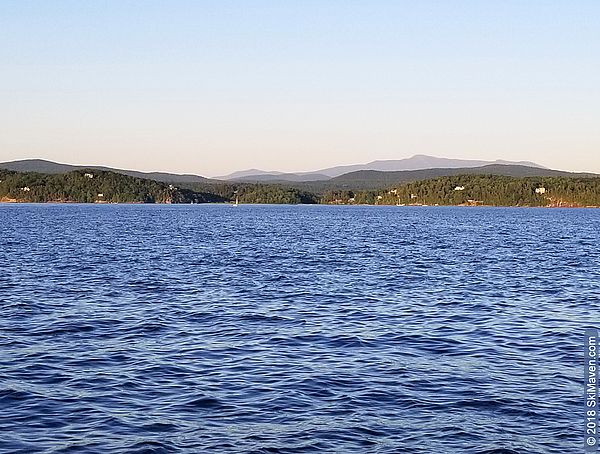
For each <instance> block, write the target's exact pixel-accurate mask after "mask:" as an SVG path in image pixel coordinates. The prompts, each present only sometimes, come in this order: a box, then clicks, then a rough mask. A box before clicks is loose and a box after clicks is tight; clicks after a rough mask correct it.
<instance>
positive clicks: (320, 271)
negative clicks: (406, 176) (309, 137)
mask: <svg viewBox="0 0 600 454" xmlns="http://www.w3.org/2000/svg"><path fill="white" fill-rule="evenodd" d="M599 221H600V211H599V210H585V209H582V210H561V209H554V210H550V209H492V208H441V207H429V208H413V207H405V208H399V207H328V206H240V207H238V208H232V207H230V206H218V205H207V206H165V205H163V206H139V205H129V206H127V205H124V206H106V205H105V206H91V205H38V206H34V205H0V309H1V317H0V452H2V453H4V452H6V453H18V452H23V453H25V452H26V453H33V452H47V453H67V452H68V453H73V452H77V453H79V452H81V453H88V452H89V453H163V452H164V453H180V452H181V453H198V452H217V453H229V452H231V453H233V452H235V453H237V452H248V453H250V452H252V453H298V452H348V453H352V452H356V453H403V452H405V453H489V454H492V453H497V454H501V453H506V454H508V453H519V454H527V453H532V454H533V453H535V454H538V453H560V454H565V453H578V452H581V451H582V444H583V438H582V437H583V435H582V430H581V421H582V419H583V414H582V413H581V411H582V408H581V406H582V401H583V378H582V377H583V364H582V362H583V333H582V329H583V327H584V326H594V324H595V323H597V321H598V309H599V307H600V300H599V295H600V279H599V277H600V276H599V274H600V272H599V269H600V251H599V249H598V244H599V240H600V227H599V225H600V224H599Z"/></svg>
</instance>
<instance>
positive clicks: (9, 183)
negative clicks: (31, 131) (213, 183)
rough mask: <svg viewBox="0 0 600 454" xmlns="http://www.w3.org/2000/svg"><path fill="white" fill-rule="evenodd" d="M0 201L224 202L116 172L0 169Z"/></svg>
mask: <svg viewBox="0 0 600 454" xmlns="http://www.w3.org/2000/svg"><path fill="white" fill-rule="evenodd" d="M0 201H11V202H79V203H204V202H222V201H225V199H224V198H223V197H220V196H218V195H215V194H211V193H202V192H196V191H192V190H190V189H181V188H177V187H175V186H173V185H168V184H166V183H162V182H158V181H154V180H149V179H142V178H136V177H131V176H128V175H123V174H120V173H116V172H108V171H104V170H97V169H82V170H75V171H72V172H67V173H53V174H50V173H38V172H16V171H11V170H0Z"/></svg>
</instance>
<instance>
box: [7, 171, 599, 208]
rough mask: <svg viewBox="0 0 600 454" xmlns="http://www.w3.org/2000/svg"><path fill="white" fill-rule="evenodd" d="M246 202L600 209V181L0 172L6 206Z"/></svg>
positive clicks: (486, 177)
mask: <svg viewBox="0 0 600 454" xmlns="http://www.w3.org/2000/svg"><path fill="white" fill-rule="evenodd" d="M236 198H237V199H238V200H239V202H240V203H265V204H267V203H269V204H317V203H324V204H344V205H352V204H370V205H485V206H532V207H537V206H551V207H555V206H567V207H569V206H570V207H587V206H600V178H594V177H590V178H581V177H521V178H518V177H509V176H501V175H455V176H444V177H438V178H429V179H425V180H421V181H413V182H408V183H401V184H397V185H392V186H391V187H390V188H388V189H385V190H370V189H364V190H360V189H359V190H347V189H333V190H331V189H330V190H327V191H324V192H323V193H319V192H311V191H308V190H303V189H302V188H299V187H297V186H296V187H289V186H285V185H281V184H264V183H260V184H259V183H229V182H218V181H217V182H209V183H189V184H181V185H177V184H168V183H164V182H159V181H154V180H150V179H143V178H137V177H131V176H127V175H123V174H120V173H115V172H109V171H102V170H97V169H94V170H76V171H73V172H68V173H63V174H44V173H36V172H14V171H7V170H0V201H4V202H79V203H228V202H232V201H234V200H235V199H236Z"/></svg>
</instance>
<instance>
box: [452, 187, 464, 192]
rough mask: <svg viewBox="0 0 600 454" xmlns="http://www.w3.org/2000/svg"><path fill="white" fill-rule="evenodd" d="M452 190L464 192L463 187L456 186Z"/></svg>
mask: <svg viewBox="0 0 600 454" xmlns="http://www.w3.org/2000/svg"><path fill="white" fill-rule="evenodd" d="M454 190H455V191H464V190H465V187H464V186H456V187H455V188H454Z"/></svg>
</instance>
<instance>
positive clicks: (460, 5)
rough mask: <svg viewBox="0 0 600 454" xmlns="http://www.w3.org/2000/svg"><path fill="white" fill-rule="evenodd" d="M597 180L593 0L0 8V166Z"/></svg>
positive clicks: (169, 2)
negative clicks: (413, 172)
mask: <svg viewBox="0 0 600 454" xmlns="http://www.w3.org/2000/svg"><path fill="white" fill-rule="evenodd" d="M414 154H430V155H434V156H443V157H450V158H466V159H470V158H473V159H490V160H494V159H506V160H529V161H535V162H537V163H540V164H542V165H546V166H548V167H552V168H558V169H564V170H573V171H593V172H598V173H600V1H598V0H591V1H584V0H580V1H567V0H564V1H553V0H544V1H535V0H532V1H522V0H519V1H510V0H503V1H497V2H492V1H484V0H480V1H467V0H465V1H452V0H443V1H427V0H424V1H413V0H410V1H400V0H398V1H392V0H389V1H376V0H369V1H367V0H363V1H353V0H345V1H334V0H302V1H300V0H298V1H275V0H273V1H253V0H239V1H233V0H214V1H201V0H196V1H178V0H164V1H153V0H139V1H127V0H114V1H111V0H105V1H101V0H94V1H92V0H74V1H63V0H53V1H51V2H50V1H47V0H42V1H30V0H2V1H1V2H0V161H8V160H15V159H25V158H43V159H49V160H54V161H58V162H65V163H71V164H84V165H108V166H113V167H119V168H129V169H137V170H146V171H154V170H162V171H170V172H180V173H183V172H185V173H196V174H200V175H205V176H219V175H224V174H227V173H230V172H233V171H236V170H243V169H247V168H259V169H264V170H279V171H307V170H316V169H320V168H325V167H330V166H335V165H341V164H355V163H364V162H369V161H372V160H376V159H401V158H406V157H409V156H412V155H414Z"/></svg>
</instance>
